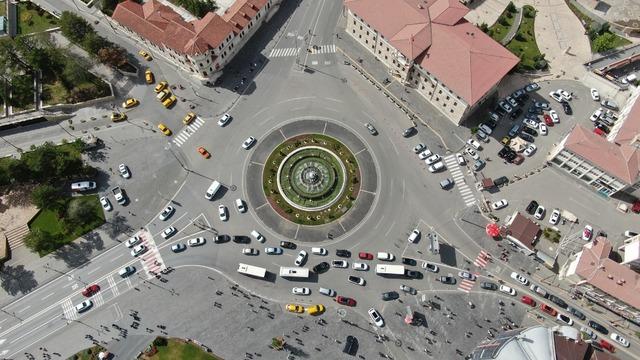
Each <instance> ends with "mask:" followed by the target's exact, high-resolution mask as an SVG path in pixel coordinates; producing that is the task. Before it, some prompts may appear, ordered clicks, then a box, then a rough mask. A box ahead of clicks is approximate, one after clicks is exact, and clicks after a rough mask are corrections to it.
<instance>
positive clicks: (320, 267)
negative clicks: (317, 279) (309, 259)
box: [313, 261, 331, 274]
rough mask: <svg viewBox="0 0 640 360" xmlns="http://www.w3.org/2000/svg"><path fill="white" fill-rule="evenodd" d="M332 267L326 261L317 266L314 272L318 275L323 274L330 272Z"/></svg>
mask: <svg viewBox="0 0 640 360" xmlns="http://www.w3.org/2000/svg"><path fill="white" fill-rule="evenodd" d="M330 267H331V266H329V263H328V262H326V261H323V262H321V263H320V264H318V265H316V266H314V267H313V272H314V273H316V274H322V273H325V272H327V270H329V268H330Z"/></svg>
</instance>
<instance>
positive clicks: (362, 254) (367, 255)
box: [358, 252, 373, 260]
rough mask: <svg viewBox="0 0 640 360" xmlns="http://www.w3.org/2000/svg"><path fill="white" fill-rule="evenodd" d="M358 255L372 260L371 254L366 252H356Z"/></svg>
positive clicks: (363, 258)
mask: <svg viewBox="0 0 640 360" xmlns="http://www.w3.org/2000/svg"><path fill="white" fill-rule="evenodd" d="M358 257H359V258H360V259H362V260H373V254H369V253H368V252H361V253H358Z"/></svg>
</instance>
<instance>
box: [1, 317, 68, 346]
mask: <svg viewBox="0 0 640 360" xmlns="http://www.w3.org/2000/svg"><path fill="white" fill-rule="evenodd" d="M59 316H60V315H56V316H54V317H52V318H51V319H49V320H47V321H45V322H44V323H42V324H40V325H39V326H36V327H35V328H33V329H31V331H27V332H26V333H24V334H22V335H20V336H18V337H17V338H15V339H13V340H11V341H10V342H9V344H13V343H14V342H16V341H18V340H20V339H22V338H23V337H25V336H27V335H29V334H31V333H32V332H34V331H36V330H38V329H40V328H41V327H43V326H45V325H47V324H49V323H50V322H52V321H54V320H56V319H59Z"/></svg>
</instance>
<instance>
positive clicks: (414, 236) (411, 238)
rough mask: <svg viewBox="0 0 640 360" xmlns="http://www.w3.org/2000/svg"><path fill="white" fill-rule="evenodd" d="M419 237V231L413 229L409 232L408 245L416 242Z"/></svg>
mask: <svg viewBox="0 0 640 360" xmlns="http://www.w3.org/2000/svg"><path fill="white" fill-rule="evenodd" d="M419 236H420V230H418V229H413V231H412V232H411V234H410V235H409V239H408V240H409V242H410V243H415V242H416V240H418V237H419Z"/></svg>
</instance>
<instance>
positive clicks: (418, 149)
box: [413, 143, 427, 154]
mask: <svg viewBox="0 0 640 360" xmlns="http://www.w3.org/2000/svg"><path fill="white" fill-rule="evenodd" d="M426 148H427V147H426V146H424V144H422V143H420V144H418V145H416V146H414V147H413V152H414V153H416V154H419V153H421V152H423V151H424V150H425V149H426Z"/></svg>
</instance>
